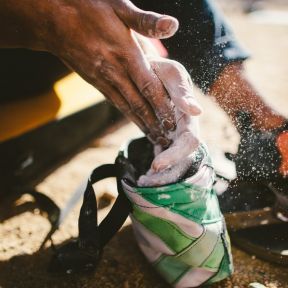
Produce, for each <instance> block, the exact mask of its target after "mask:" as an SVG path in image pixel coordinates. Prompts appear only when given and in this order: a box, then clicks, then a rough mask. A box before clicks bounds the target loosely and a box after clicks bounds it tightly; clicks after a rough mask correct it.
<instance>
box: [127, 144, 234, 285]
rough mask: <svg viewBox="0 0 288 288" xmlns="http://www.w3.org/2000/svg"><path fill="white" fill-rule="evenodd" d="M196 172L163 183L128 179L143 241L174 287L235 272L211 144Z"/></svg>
mask: <svg viewBox="0 0 288 288" xmlns="http://www.w3.org/2000/svg"><path fill="white" fill-rule="evenodd" d="M199 149H201V150H202V153H204V155H205V156H204V158H203V160H202V163H201V165H200V168H199V170H198V172H197V173H196V174H194V175H193V176H191V177H188V178H187V179H185V180H183V181H180V182H179V183H175V184H169V185H166V186H161V187H152V188H146V187H145V188H141V187H134V186H132V185H131V184H129V183H127V181H125V180H122V186H123V189H124V191H125V193H126V195H127V197H128V198H129V199H130V201H131V202H132V204H133V212H132V214H131V215H130V217H131V219H132V223H133V228H134V232H135V236H136V239H137V242H138V245H139V247H140V249H141V250H142V252H143V253H144V255H145V256H146V258H147V259H148V261H149V262H151V263H152V265H153V266H154V268H155V269H156V270H157V271H158V272H159V273H160V274H161V275H162V277H163V278H164V279H165V280H166V281H167V282H168V283H169V284H171V285H172V286H174V287H177V288H184V287H198V286H200V285H202V284H211V283H214V282H217V281H220V280H222V279H224V278H226V277H228V276H229V275H231V274H232V272H233V264H232V257H231V250H230V242H229V236H228V234H227V232H226V229H225V222H224V218H223V215H222V214H221V211H220V209H219V204H218V200H217V196H216V194H215V191H214V190H213V183H214V171H213V168H212V165H211V160H210V157H209V155H208V153H207V148H206V147H205V146H204V145H202V146H200V148H199Z"/></svg>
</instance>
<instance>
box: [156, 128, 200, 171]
mask: <svg viewBox="0 0 288 288" xmlns="http://www.w3.org/2000/svg"><path fill="white" fill-rule="evenodd" d="M198 146H199V140H198V137H195V136H194V134H193V133H192V132H186V133H183V134H181V135H180V136H179V137H178V138H177V139H176V140H175V142H174V143H173V145H172V146H171V147H170V148H168V149H167V150H165V151H163V152H162V153H160V154H159V155H157V156H156V157H155V159H154V160H153V162H152V165H151V167H152V169H153V170H154V171H156V172H159V171H163V170H165V169H168V168H169V167H173V166H174V165H177V164H178V163H181V162H182V161H184V160H185V159H187V158H189V156H190V155H191V154H192V153H193V152H194V151H195V150H196V149H197V148H198Z"/></svg>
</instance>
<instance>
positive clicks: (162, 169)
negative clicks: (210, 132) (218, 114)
mask: <svg viewBox="0 0 288 288" xmlns="http://www.w3.org/2000/svg"><path fill="white" fill-rule="evenodd" d="M150 64H151V66H152V67H153V69H154V71H155V73H156V74H157V76H158V77H159V79H160V80H161V81H162V83H163V84H164V86H165V88H166V90H167V92H168V94H169V95H170V97H171V100H172V102H173V103H174V105H175V114H176V121H177V126H176V130H175V132H172V133H170V137H169V138H170V140H172V144H171V145H170V147H169V148H168V149H167V150H164V151H163V152H162V151H161V150H160V151H159V147H158V151H157V152H156V154H157V155H156V157H155V159H154V160H153V162H152V165H151V168H150V170H149V171H148V172H147V174H146V175H143V176H141V177H140V178H139V180H138V185H139V186H160V185H164V184H167V183H172V182H176V181H177V180H178V179H179V178H180V177H181V176H183V175H184V174H185V173H186V171H187V170H188V168H189V167H190V165H191V163H192V154H193V152H194V151H195V150H196V149H197V147H198V145H199V135H198V119H197V117H195V116H197V115H199V114H200V113H201V108H200V106H199V104H198V103H197V101H196V100H195V98H194V93H193V86H192V81H191V78H190V76H189V74H188V72H187V71H186V69H185V68H184V67H183V66H182V65H181V64H180V63H178V62H176V61H172V60H168V59H164V58H154V59H153V58H152V59H151V60H150Z"/></svg>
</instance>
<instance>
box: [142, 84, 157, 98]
mask: <svg viewBox="0 0 288 288" xmlns="http://www.w3.org/2000/svg"><path fill="white" fill-rule="evenodd" d="M140 92H141V94H142V95H143V96H144V97H145V98H149V99H151V98H153V97H155V96H154V95H155V94H156V89H155V85H154V83H153V81H152V80H147V81H145V82H143V84H142V86H141V88H140Z"/></svg>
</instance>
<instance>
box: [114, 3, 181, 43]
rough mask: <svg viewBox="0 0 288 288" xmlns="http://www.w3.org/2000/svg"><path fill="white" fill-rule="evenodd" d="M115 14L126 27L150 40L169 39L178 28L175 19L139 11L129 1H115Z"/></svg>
mask: <svg viewBox="0 0 288 288" xmlns="http://www.w3.org/2000/svg"><path fill="white" fill-rule="evenodd" d="M115 13H116V14H117V15H118V17H119V18H121V20H122V21H123V22H125V23H126V25H127V26H128V27H130V28H131V29H133V30H135V31H136V32H138V33H140V34H142V35H144V36H147V37H150V38H158V39H164V38H169V37H171V36H173V35H174V34H175V33H176V31H177V30H178V26H179V23H178V20H177V19H176V18H174V17H171V16H167V15H161V14H158V13H154V12H150V11H149V12H148V11H144V10H141V9H139V8H137V7H136V6H135V5H134V4H132V2H131V1H129V0H117V1H115Z"/></svg>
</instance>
